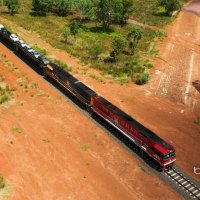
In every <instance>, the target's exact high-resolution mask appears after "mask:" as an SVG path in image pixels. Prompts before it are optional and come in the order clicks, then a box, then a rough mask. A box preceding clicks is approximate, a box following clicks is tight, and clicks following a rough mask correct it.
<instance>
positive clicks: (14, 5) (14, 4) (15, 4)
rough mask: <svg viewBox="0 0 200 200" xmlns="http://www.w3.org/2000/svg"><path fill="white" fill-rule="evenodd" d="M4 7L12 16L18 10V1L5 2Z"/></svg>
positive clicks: (7, 0)
mask: <svg viewBox="0 0 200 200" xmlns="http://www.w3.org/2000/svg"><path fill="white" fill-rule="evenodd" d="M5 5H6V6H7V7H8V11H9V13H10V15H14V14H15V13H16V12H17V11H18V10H19V8H20V3H19V0H6V1H5Z"/></svg>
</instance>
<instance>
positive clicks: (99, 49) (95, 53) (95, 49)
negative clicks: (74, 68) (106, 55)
mask: <svg viewBox="0 0 200 200" xmlns="http://www.w3.org/2000/svg"><path fill="white" fill-rule="evenodd" d="M103 50H104V48H103V46H102V45H101V44H94V46H92V47H91V48H90V49H89V54H90V56H91V58H93V59H97V58H98V57H99V55H100V54H101V53H103Z"/></svg>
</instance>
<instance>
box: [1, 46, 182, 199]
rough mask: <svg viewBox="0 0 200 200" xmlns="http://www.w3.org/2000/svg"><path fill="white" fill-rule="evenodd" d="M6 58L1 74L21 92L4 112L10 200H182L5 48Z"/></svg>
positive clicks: (3, 152) (4, 155)
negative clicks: (166, 194) (165, 194)
mask: <svg viewBox="0 0 200 200" xmlns="http://www.w3.org/2000/svg"><path fill="white" fill-rule="evenodd" d="M0 52H1V53H0V54H1V55H2V54H3V55H6V60H7V61H6V62H5V60H4V58H5V56H3V59H2V57H1V62H0V73H1V74H2V75H3V77H4V78H5V82H6V83H7V84H8V85H9V86H10V87H11V88H15V91H14V95H13V99H15V104H14V105H10V106H4V107H1V110H0V135H1V138H0V145H1V150H0V163H1V164H0V172H1V174H2V175H3V176H4V177H5V180H6V183H7V184H9V185H10V187H11V188H12V189H11V190H10V191H9V192H10V193H9V195H10V196H9V198H7V199H12V200H22V199H23V200H26V199H27V200H30V199H34V200H38V199H40V200H46V199H55V200H65V199H66V200H69V199H70V200H72V199H165V198H164V197H163V192H166V193H168V197H167V198H166V199H168V198H170V199H180V198H179V197H178V195H177V194H176V193H174V192H173V191H172V190H171V189H170V188H169V187H168V186H166V185H165V184H164V183H163V182H162V181H160V180H159V179H158V178H157V177H155V175H154V174H152V173H151V172H150V171H148V170H147V169H146V168H145V166H143V165H142V164H141V163H139V162H138V160H137V159H136V158H134V157H133V156H132V155H130V153H129V152H128V151H127V150H125V149H124V148H122V146H121V145H120V144H118V143H117V142H116V141H115V140H114V139H113V138H112V137H110V136H108V135H107V134H106V133H104V132H103V131H102V130H101V129H100V128H99V127H98V126H96V125H95V124H94V123H93V122H92V121H91V120H90V119H89V118H88V117H86V116H85V115H84V114H83V113H81V112H80V111H79V110H78V109H77V108H76V107H75V106H73V105H71V104H70V103H68V102H67V100H66V99H65V98H63V97H61V96H60V95H59V94H58V92H57V91H55V90H54V89H53V88H52V87H51V86H49V84H48V83H47V82H46V81H45V80H43V79H42V78H41V77H40V76H39V75H38V74H36V73H35V72H33V71H32V70H31V69H30V68H29V67H28V66H26V65H25V64H24V63H23V62H22V61H20V60H19V59H18V58H17V57H16V56H14V55H12V54H11V53H10V52H9V51H8V50H7V49H6V48H5V47H4V46H2V45H0ZM7 55H8V56H7ZM8 60H10V61H11V62H12V63H14V65H13V64H12V63H10V61H8ZM35 83H37V84H35ZM6 105H8V102H7V104H6ZM147 185H148V188H147V187H146V186H147Z"/></svg>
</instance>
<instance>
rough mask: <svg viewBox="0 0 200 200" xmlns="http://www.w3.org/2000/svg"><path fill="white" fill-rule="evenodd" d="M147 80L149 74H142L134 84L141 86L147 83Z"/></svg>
mask: <svg viewBox="0 0 200 200" xmlns="http://www.w3.org/2000/svg"><path fill="white" fill-rule="evenodd" d="M148 80H149V74H148V73H144V74H142V75H140V77H139V78H138V79H136V81H135V83H136V84H138V85H143V84H145V83H147V81H148Z"/></svg>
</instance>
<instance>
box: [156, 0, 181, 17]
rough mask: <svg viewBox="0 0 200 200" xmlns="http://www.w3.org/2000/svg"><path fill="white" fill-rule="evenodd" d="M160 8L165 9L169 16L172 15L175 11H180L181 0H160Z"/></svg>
mask: <svg viewBox="0 0 200 200" xmlns="http://www.w3.org/2000/svg"><path fill="white" fill-rule="evenodd" d="M158 6H162V7H164V8H165V12H166V13H167V14H168V15H171V14H172V12H173V11H176V10H179V9H180V8H181V4H180V2H179V0H158Z"/></svg>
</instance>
